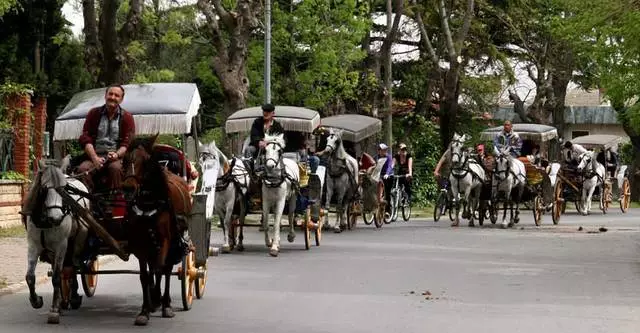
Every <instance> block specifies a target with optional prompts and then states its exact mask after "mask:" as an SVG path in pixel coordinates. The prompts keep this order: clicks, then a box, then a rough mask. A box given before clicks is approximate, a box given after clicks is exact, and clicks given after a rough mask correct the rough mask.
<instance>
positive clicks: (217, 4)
mask: <svg viewBox="0 0 640 333" xmlns="http://www.w3.org/2000/svg"><path fill="white" fill-rule="evenodd" d="M212 2H213V8H214V9H215V10H216V13H218V16H219V17H220V20H221V21H222V22H223V23H224V24H225V25H227V26H230V27H231V26H233V25H235V19H234V17H233V16H232V15H231V14H229V12H228V11H227V10H226V9H224V6H223V5H222V2H221V1H220V0H212Z"/></svg>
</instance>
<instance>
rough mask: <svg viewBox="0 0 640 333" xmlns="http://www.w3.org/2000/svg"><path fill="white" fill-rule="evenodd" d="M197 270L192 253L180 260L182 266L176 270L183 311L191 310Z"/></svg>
mask: <svg viewBox="0 0 640 333" xmlns="http://www.w3.org/2000/svg"><path fill="white" fill-rule="evenodd" d="M197 272H198V271H197V269H196V263H195V254H194V251H193V250H191V251H189V253H188V254H185V255H184V257H183V258H182V264H181V266H180V267H179V268H178V278H179V279H180V282H182V283H180V289H181V292H182V308H183V309H184V310H185V311H189V310H191V305H193V295H194V294H195V290H194V289H195V286H194V285H195V281H196V280H197V275H198V273H197Z"/></svg>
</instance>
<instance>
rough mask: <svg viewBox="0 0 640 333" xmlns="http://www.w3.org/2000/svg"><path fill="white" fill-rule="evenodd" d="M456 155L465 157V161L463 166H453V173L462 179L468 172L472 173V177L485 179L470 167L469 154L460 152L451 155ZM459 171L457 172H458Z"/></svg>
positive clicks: (455, 176)
mask: <svg viewBox="0 0 640 333" xmlns="http://www.w3.org/2000/svg"><path fill="white" fill-rule="evenodd" d="M454 155H457V156H459V157H460V158H463V157H464V161H463V162H462V164H461V166H459V167H455V166H454V167H452V168H451V175H452V176H453V177H454V178H456V179H458V180H460V179H462V178H464V177H466V176H467V175H468V174H471V178H472V179H479V180H481V181H483V179H482V178H481V177H480V175H478V174H477V173H475V172H473V170H471V168H469V167H468V166H469V164H470V160H469V155H465V154H460V153H453V152H452V153H451V156H452V157H453V156H454ZM456 171H457V172H456Z"/></svg>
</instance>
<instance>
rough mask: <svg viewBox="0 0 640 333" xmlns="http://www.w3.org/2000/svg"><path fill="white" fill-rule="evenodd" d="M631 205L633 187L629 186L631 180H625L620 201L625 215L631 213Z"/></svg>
mask: <svg viewBox="0 0 640 333" xmlns="http://www.w3.org/2000/svg"><path fill="white" fill-rule="evenodd" d="M630 205H631V185H630V184H629V179H627V178H625V179H624V181H623V182H622V196H621V200H620V210H621V211H622V212H623V213H626V212H628V211H629V206H630Z"/></svg>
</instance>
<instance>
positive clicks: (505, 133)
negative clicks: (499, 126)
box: [493, 120, 522, 157]
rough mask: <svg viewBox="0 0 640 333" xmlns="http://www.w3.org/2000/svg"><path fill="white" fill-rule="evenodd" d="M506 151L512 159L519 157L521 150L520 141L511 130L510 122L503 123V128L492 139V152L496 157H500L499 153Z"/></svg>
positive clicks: (516, 134)
mask: <svg viewBox="0 0 640 333" xmlns="http://www.w3.org/2000/svg"><path fill="white" fill-rule="evenodd" d="M503 149H508V151H509V153H510V154H511V156H513V157H518V156H520V150H521V149H522V139H520V136H519V135H518V133H516V132H514V131H513V130H512V124H511V121H509V120H507V121H505V122H504V128H503V130H502V131H501V132H499V133H498V134H496V136H495V137H494V138H493V152H494V154H495V155H496V156H498V155H500V151H502V150H503Z"/></svg>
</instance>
